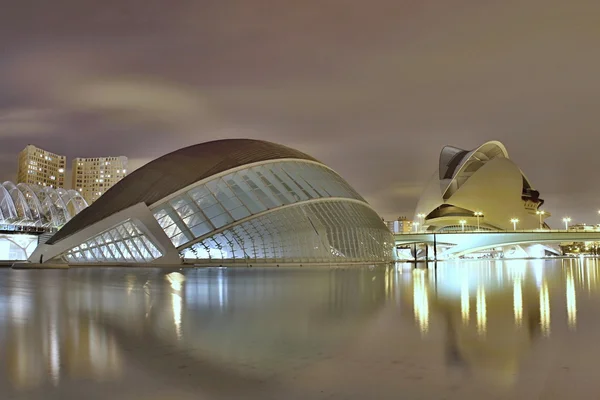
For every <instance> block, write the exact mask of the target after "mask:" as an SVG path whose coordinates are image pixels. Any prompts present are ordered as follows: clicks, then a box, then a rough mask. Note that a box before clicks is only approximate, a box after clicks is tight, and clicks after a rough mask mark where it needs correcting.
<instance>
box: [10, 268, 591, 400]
mask: <svg viewBox="0 0 600 400" xmlns="http://www.w3.org/2000/svg"><path fill="white" fill-rule="evenodd" d="M598 268H599V264H598V262H597V261H596V260H591V259H589V260H588V259H584V260H578V259H575V260H558V261H535V262H527V261H516V260H515V261H506V262H502V261H499V262H490V261H484V262H465V263H448V264H439V265H438V267H437V269H434V268H431V269H429V270H426V269H423V268H418V269H414V268H413V266H412V265H406V266H400V267H399V268H372V267H364V268H354V267H353V268H331V269H326V268H316V269H289V270H288V269H277V270H274V269H254V268H253V269H250V268H249V269H219V268H215V269H208V270H194V269H189V270H178V271H173V270H168V271H165V270H160V269H139V270H138V269H136V270H125V269H73V270H69V271H35V272H34V271H19V272H16V271H9V270H0V352H1V353H0V356H1V357H2V362H1V363H0V389H1V390H2V391H3V393H4V394H6V395H5V397H6V398H11V396H12V397H18V396H17V395H16V394H19V393H21V394H23V398H32V399H36V398H39V399H44V400H46V399H52V398H60V399H62V398H69V396H70V395H69V393H76V392H77V390H75V389H73V388H75V387H77V385H78V384H81V383H84V389H82V388H81V387H79V390H82V393H84V392H85V393H87V392H86V391H88V390H89V391H91V392H93V393H95V394H96V397H95V398H110V399H121V398H123V399H130V398H131V399H133V398H135V399H139V398H181V396H180V394H181V393H177V394H173V392H170V391H169V392H166V394H161V396H162V397H158V394H156V395H155V392H156V391H157V390H158V389H160V388H163V389H164V388H168V390H173V388H177V389H178V390H182V391H183V392H184V393H187V394H190V397H189V398H197V397H198V396H197V394H198V393H199V391H201V392H202V393H203V394H204V395H205V396H204V397H206V398H223V397H227V396H229V397H230V398H246V397H251V398H261V399H262V398H317V397H318V396H315V393H312V392H311V393H307V392H305V391H310V390H312V389H313V388H315V390H317V392H316V394H320V393H321V392H320V391H321V390H324V389H323V387H324V386H327V385H328V387H329V389H330V390H331V391H332V393H334V392H335V393H338V394H339V396H338V397H340V398H351V397H352V395H354V398H397V393H398V390H405V389H406V388H407V387H410V388H412V389H411V390H412V392H411V393H427V395H425V394H423V396H421V397H423V398H438V397H440V396H439V393H437V392H434V391H433V392H432V391H430V390H433V389H432V388H435V387H438V388H446V387H447V386H444V385H458V386H460V387H465V388H470V389H469V390H475V389H473V388H474V387H476V386H475V382H478V381H481V382H485V384H486V385H487V384H490V383H491V384H493V385H495V386H494V387H517V386H518V379H519V377H526V378H523V380H524V381H529V380H531V379H533V377H535V376H533V375H532V374H534V373H539V371H540V365H541V366H544V367H545V366H546V365H547V364H548V361H547V360H544V358H543V356H542V355H543V354H544V353H547V352H548V351H554V350H556V351H560V350H561V349H562V348H565V349H567V351H565V353H566V354H569V355H570V354H574V355H578V356H581V355H582V354H584V353H585V354H584V355H587V352H590V353H592V352H593V351H594V349H595V347H594V346H595V342H594V343H590V342H587V345H586V346H587V347H586V349H585V351H583V352H582V351H581V349H579V350H577V348H576V347H575V346H577V345H579V339H580V338H585V337H588V338H593V339H594V340H595V337H597V335H596V333H599V332H598V331H600V329H597V330H593V322H594V321H595V317H596V311H598V310H600V296H599V294H600V291H599V290H598V288H599V286H598V281H597V280H598ZM586 310H587V312H588V314H587V317H586V314H585V313H586ZM592 311H593V312H592ZM586 329H587V330H588V331H586ZM581 333H586V334H587V336H577V335H580V334H581ZM599 334H600V333H599ZM565 337H566V338H567V339H566V342H557V340H559V339H562V340H565V339H564V338H565ZM582 342H583V343H584V344H585V343H586V342H585V341H584V340H583V341H582ZM557 343H559V344H560V345H557ZM565 343H566V344H565ZM544 346H547V347H544ZM540 349H542V350H540ZM549 349H550V350H549ZM536 352H537V353H536ZM541 354H542V355H541ZM598 356H599V357H600V355H598ZM562 357H564V355H562ZM590 357H592V355H590ZM557 359H558V360H560V362H559V364H560V366H561V368H562V367H563V366H564V365H563V359H561V358H560V357H558V356H557ZM531 362H538V363H539V365H537V367H536V368H529V369H527V368H525V367H523V365H524V363H531ZM557 363H558V362H557ZM564 363H565V364H566V361H565V362H564ZM417 366H418V367H417ZM364 371H369V373H365V372H364ZM448 371H450V372H456V371H459V372H460V373H459V374H457V375H458V377H459V378H458V380H455V381H452V380H451V378H449V377H448V376H450V374H448V376H447V375H446V372H448ZM527 374H529V375H527ZM140 376H142V377H143V378H140ZM406 377H409V378H410V379H408V378H406ZM140 379H141V381H140ZM421 379H422V381H421ZM428 380H429V381H428ZM131 382H135V384H132V383H131ZM140 382H142V383H140ZM348 382H351V383H348ZM431 382H435V383H436V384H431ZM457 382H458V383H457ZM544 382H554V380H552V379H546V380H544ZM546 384H548V383H546ZM89 385H95V386H94V387H93V388H88V386H89ZM119 385H120V386H119ZM395 385H396V386H395ZM436 385H437V386H436ZM458 386H457V387H458ZM375 387H377V393H378V394H381V393H383V392H382V391H383V390H384V388H388V389H389V390H388V391H385V393H386V395H385V396H384V395H380V396H376V395H375V392H374V391H373V390H374V389H373V388H375ZM107 388H111V389H110V390H109V389H107ZM112 388H116V389H114V391H113V389H112ZM368 388H371V389H368ZM391 388H396V389H397V390H391ZM277 390H280V392H277ZM342 390H347V392H340V391H342ZM361 390H362V392H360V395H359V394H358V392H359V391H361ZM369 390H371V391H369ZM440 390H441V389H440ZM444 390H445V389H444ZM51 391H54V392H51ZM290 391H291V392H296V393H300V392H301V393H302V395H300V394H298V396H296V397H290V396H289V394H290V393H291V392H290ZM355 391H356V393H355ZM132 393H133V394H132ZM249 393H250V394H252V396H248V394H249ZM273 393H276V394H273ZM340 393H346V395H342V394H340ZM444 393H446V392H444ZM456 393H457V394H456V396H455V397H454V398H469V396H468V395H465V393H470V392H469V391H468V390H467V391H466V392H462V393H461V392H460V391H457V392H456ZM51 394H54V396H52V395H51ZM267 394H269V395H272V396H270V397H269V396H268V395H267ZM387 394H389V396H388V395H387ZM480 394H481V393H480ZM13 395H14V396H13ZM459 395H460V396H459ZM153 396H154V397H153ZM80 397H81V396H80ZM83 397H86V396H83ZM88 397H89V396H88ZM450 397H451V398H452V396H450ZM525 397H526V398H536V397H535V396H529V397H527V396H525ZM89 398H92V397H89ZM477 398H482V397H481V396H478V397H477ZM507 398H513V397H510V396H508V395H507Z"/></svg>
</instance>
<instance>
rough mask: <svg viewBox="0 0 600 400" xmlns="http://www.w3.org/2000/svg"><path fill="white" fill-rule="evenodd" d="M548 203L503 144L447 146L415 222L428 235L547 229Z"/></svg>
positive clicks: (421, 201) (416, 214)
mask: <svg viewBox="0 0 600 400" xmlns="http://www.w3.org/2000/svg"><path fill="white" fill-rule="evenodd" d="M543 203H544V201H543V200H542V199H540V194H539V192H538V191H537V190H534V189H533V186H532V185H531V182H530V181H529V179H527V177H526V176H525V175H524V174H523V172H522V171H521V169H520V168H519V167H518V166H517V165H516V164H515V163H514V162H513V161H512V160H510V158H509V157H508V152H507V151H506V148H505V147H504V145H503V144H502V143H500V142H497V141H490V142H487V143H484V144H483V145H481V146H479V147H477V148H476V149H474V150H471V151H469V150H463V149H460V148H457V147H453V146H446V147H444V148H443V149H442V152H441V154H440V159H439V167H438V170H437V171H436V172H435V173H434V175H433V176H432V178H431V179H430V181H429V183H428V184H427V186H426V188H425V190H424V191H423V194H422V195H421V198H420V200H419V203H418V204H417V208H416V212H415V221H418V222H420V223H421V225H422V226H421V228H422V229H424V230H427V231H460V230H463V226H464V230H476V229H481V230H512V229H514V228H515V225H516V227H517V229H538V228H547V225H546V224H545V223H544V219H545V218H547V217H549V216H550V214H549V213H547V212H543V213H542V212H541V211H540V210H539V208H540V207H541V206H542V204H543ZM422 216H424V217H422ZM421 218H422V221H421ZM512 221H514V222H512Z"/></svg>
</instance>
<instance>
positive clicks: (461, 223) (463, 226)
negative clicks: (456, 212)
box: [458, 219, 467, 232]
mask: <svg viewBox="0 0 600 400" xmlns="http://www.w3.org/2000/svg"><path fill="white" fill-rule="evenodd" d="M458 223H459V224H460V226H461V228H462V231H463V232H464V231H465V224H466V223H467V221H465V220H464V219H461V220H460V221H458Z"/></svg>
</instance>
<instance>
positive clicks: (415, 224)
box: [413, 222, 419, 233]
mask: <svg viewBox="0 0 600 400" xmlns="http://www.w3.org/2000/svg"><path fill="white" fill-rule="evenodd" d="M413 226H414V227H415V232H417V233H418V232H419V223H418V222H413Z"/></svg>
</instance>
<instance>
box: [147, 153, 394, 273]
mask: <svg viewBox="0 0 600 400" xmlns="http://www.w3.org/2000/svg"><path fill="white" fill-rule="evenodd" d="M334 199H335V200H334ZM344 199H349V200H350V201H348V200H346V201H345V200H344ZM295 203H300V204H298V205H297V206H293V207H290V205H293V204H295ZM361 203H365V204H361ZM267 211H269V212H268V213H267ZM152 212H153V214H154V216H155V218H156V220H157V221H158V223H159V224H160V226H161V227H162V228H163V230H164V231H165V233H166V234H167V236H168V237H169V238H170V240H171V242H172V243H173V245H174V246H175V247H177V248H178V249H179V251H180V253H181V254H182V255H183V257H184V258H185V259H203V260H213V259H220V260H223V259H227V260H244V261H247V260H253V261H254V262H257V261H261V260H264V261H281V262H285V261H289V262H308V261H312V262H330V261H331V262H332V261H369V260H386V259H391V257H392V256H391V248H392V242H393V240H392V237H391V234H390V232H389V231H388V230H387V229H386V227H385V225H384V224H383V223H382V221H381V220H380V219H379V217H378V216H377V214H376V213H375V212H374V211H373V210H372V209H371V208H370V207H368V206H367V205H366V202H365V200H364V199H363V198H362V197H361V196H360V195H359V194H358V193H357V192H356V191H355V190H354V189H353V188H352V187H351V186H350V185H349V184H348V183H347V182H346V181H344V180H343V179H342V178H341V177H340V176H339V175H337V174H336V173H335V172H333V171H332V170H330V169H328V168H326V167H324V166H322V165H318V164H315V163H311V162H305V161H300V160H298V161H279V162H269V163H265V164H262V165H258V166H254V167H250V168H248V169H244V170H239V171H236V172H233V173H230V174H227V175H224V176H221V177H217V178H215V179H213V180H210V181H208V182H205V183H203V184H200V185H198V186H195V187H193V188H191V189H190V190H188V191H187V192H185V193H182V194H180V195H178V196H176V197H174V198H172V199H170V200H168V201H166V202H164V203H161V204H158V205H156V206H155V207H153V209H152ZM257 214H260V215H258V216H257V217H255V218H252V216H254V215H257ZM238 221H240V222H239V223H236V222H238ZM224 227H227V229H225V230H224V231H222V230H223V229H224ZM215 231H216V232H219V231H222V232H219V233H215V234H212V232H215ZM192 243H194V245H193V246H190V244H192ZM388 253H389V254H388Z"/></svg>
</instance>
